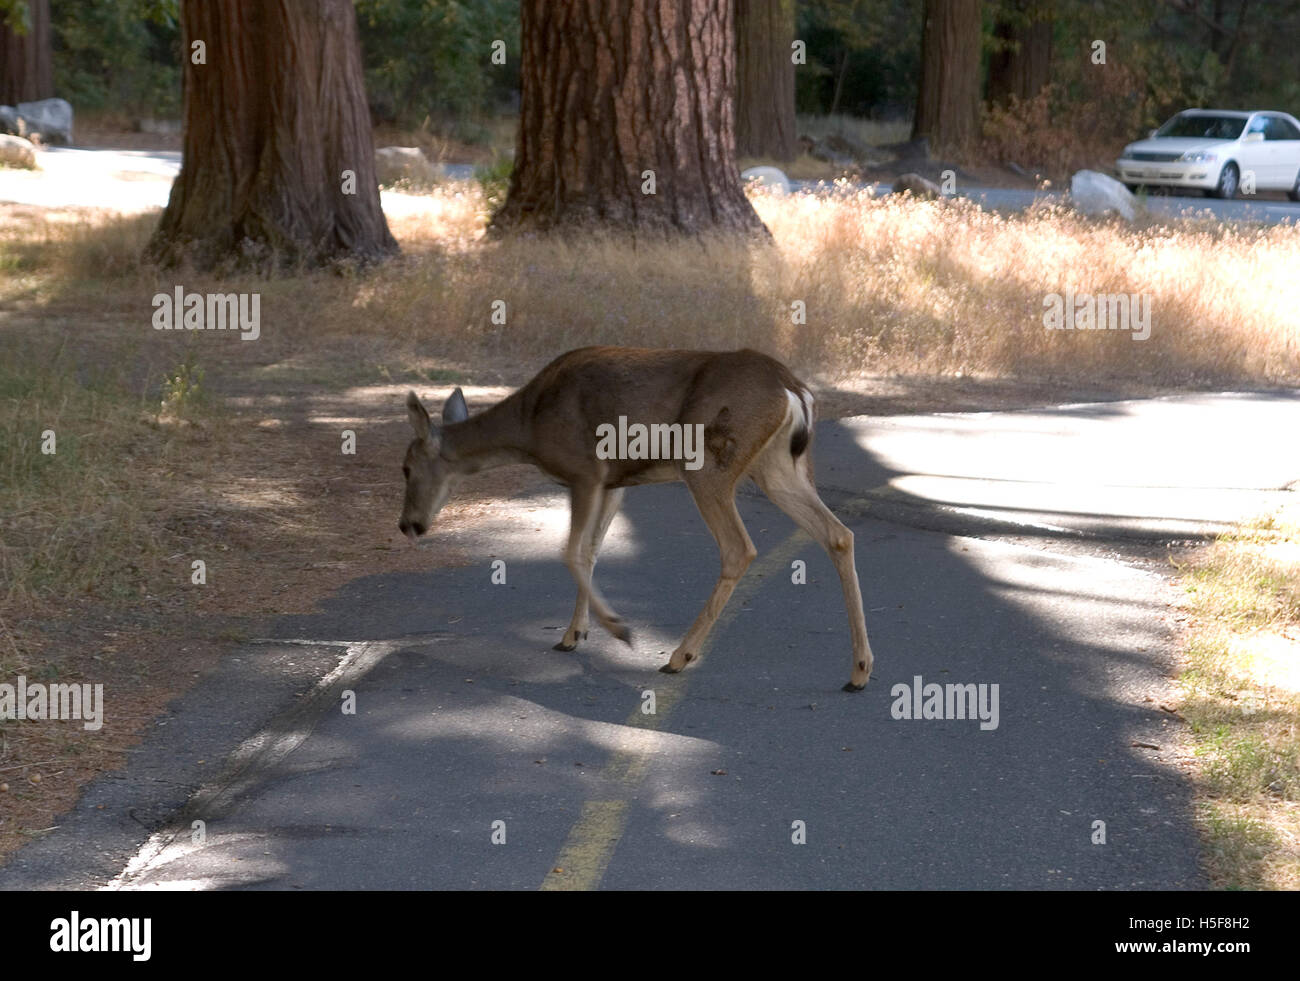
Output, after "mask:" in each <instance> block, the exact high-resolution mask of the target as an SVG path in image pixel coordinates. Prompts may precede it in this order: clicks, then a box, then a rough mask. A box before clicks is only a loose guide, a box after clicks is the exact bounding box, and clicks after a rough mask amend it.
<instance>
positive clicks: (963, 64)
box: [912, 0, 981, 152]
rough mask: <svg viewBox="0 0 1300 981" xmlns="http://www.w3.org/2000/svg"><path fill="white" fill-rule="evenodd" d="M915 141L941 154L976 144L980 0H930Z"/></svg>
mask: <svg viewBox="0 0 1300 981" xmlns="http://www.w3.org/2000/svg"><path fill="white" fill-rule="evenodd" d="M924 17H925V21H924V26H923V28H922V30H921V84H920V91H919V93H918V97H917V104H916V122H915V124H914V125H913V128H912V138H913V139H921V138H922V137H925V138H927V139H929V141H930V146H931V147H932V148H933V149H934V150H935V151H936V152H942V151H943V150H945V149H946V150H957V151H960V150H961V149H963V148H964V147H966V146H968V145H969V144H970V143H971V141H972V140H974V138H975V136H976V134H977V130H978V128H979V108H980V85H979V82H980V42H981V24H980V0H925V14H924Z"/></svg>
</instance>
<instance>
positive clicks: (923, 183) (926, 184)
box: [893, 174, 943, 201]
mask: <svg viewBox="0 0 1300 981" xmlns="http://www.w3.org/2000/svg"><path fill="white" fill-rule="evenodd" d="M893 191H894V193H895V194H905V193H906V194H914V195H916V196H917V197H918V198H924V199H925V200H927V201H935V200H938V199H939V198H941V197H943V191H942V190H940V188H939V185H938V184H936V183H935V182H934V181H932V180H927V179H926V178H924V177H922V176H921V175H920V174H899V176H898V180H896V181H894V187H893Z"/></svg>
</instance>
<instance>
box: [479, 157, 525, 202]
mask: <svg viewBox="0 0 1300 981" xmlns="http://www.w3.org/2000/svg"><path fill="white" fill-rule="evenodd" d="M514 172H515V161H514V157H511V156H507V155H505V154H502V155H501V156H499V157H497V158H496V159H495V160H494V161H492V163H490V164H488V165H486V166H483V167H477V168H475V170H474V177H475V179H476V180H477V181H478V182H479V184H481V185H482V187H483V197H484V198H485V199H486V200H487V203H488V207H489V208H490V209H491V210H493V211H495V210H496V209H497V208H499V207H500V206H501V204H502V203H503V202H504V201H505V199H506V191H507V190H508V189H509V187H510V175H511V174H513V173H514Z"/></svg>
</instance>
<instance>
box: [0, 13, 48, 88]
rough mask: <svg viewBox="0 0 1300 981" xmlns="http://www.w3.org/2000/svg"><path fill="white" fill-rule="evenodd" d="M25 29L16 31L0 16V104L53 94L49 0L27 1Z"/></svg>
mask: <svg viewBox="0 0 1300 981" xmlns="http://www.w3.org/2000/svg"><path fill="white" fill-rule="evenodd" d="M27 11H28V14H27V20H28V28H27V31H26V33H24V34H19V33H18V32H17V31H15V30H14V29H13V28H12V27H10V26H8V24H7V23H6V22H5V20H4V17H3V15H0V105H6V106H13V105H17V104H18V103H19V102H35V101H36V100H37V99H48V98H50V97H51V96H53V95H54V78H53V76H52V74H51V72H50V0H27Z"/></svg>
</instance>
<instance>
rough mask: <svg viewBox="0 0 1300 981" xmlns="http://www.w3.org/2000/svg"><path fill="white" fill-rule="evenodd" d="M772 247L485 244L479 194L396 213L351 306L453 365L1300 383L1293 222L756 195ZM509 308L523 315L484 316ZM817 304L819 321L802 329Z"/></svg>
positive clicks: (856, 195) (448, 196) (812, 319)
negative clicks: (695, 359) (767, 360)
mask: <svg viewBox="0 0 1300 981" xmlns="http://www.w3.org/2000/svg"><path fill="white" fill-rule="evenodd" d="M754 203H755V207H756V208H757V209H758V211H759V214H760V215H761V216H762V218H763V220H764V221H765V222H766V223H767V225H768V227H769V228H770V229H771V231H772V234H773V238H774V245H773V246H772V247H762V246H741V245H737V244H735V243H729V242H699V241H692V242H687V243H674V244H664V243H649V244H644V243H643V244H641V245H639V246H638V247H636V248H633V247H631V246H629V245H627V244H626V243H619V242H610V241H598V242H585V243H584V242H578V243H574V242H558V241H545V240H535V239H524V240H514V241H506V242H502V243H492V244H484V243H483V242H482V241H481V239H480V235H481V229H482V225H483V214H482V209H481V207H479V206H478V205H477V203H476V199H475V195H474V194H473V193H472V191H466V190H465V189H463V188H462V189H460V190H443V191H440V192H438V193H436V194H434V195H433V196H432V197H431V198H430V201H429V212H428V214H427V216H426V215H419V214H415V215H410V216H408V217H406V218H403V219H400V220H399V221H397V222H395V226H396V227H395V232H396V233H397V234H398V236H399V238H401V240H402V241H403V243H404V245H405V246H406V248H407V250H408V252H409V253H413V258H411V259H409V260H408V261H407V262H406V263H404V264H395V265H394V266H391V267H389V268H387V269H385V270H382V271H380V272H379V273H378V274H377V275H376V276H375V277H373V278H372V279H370V280H368V281H366V282H365V283H364V284H362V286H361V288H360V289H359V290H358V291H357V292H356V293H355V295H354V304H355V308H356V309H357V310H359V311H364V312H365V314H366V319H367V320H368V321H369V322H370V323H372V324H375V325H382V326H381V327H380V329H383V330H385V331H397V332H408V333H409V334H410V335H411V336H412V337H414V338H418V339H419V340H420V341H421V342H422V343H427V344H430V345H433V346H434V347H435V349H437V350H442V351H447V352H454V353H455V354H456V355H457V356H460V357H474V356H475V355H477V354H481V353H496V352H501V351H509V352H515V353H517V354H519V355H524V356H527V357H531V358H536V357H540V356H542V355H544V354H555V353H558V352H560V351H562V350H565V349H566V348H569V347H573V346H577V345H580V344H592V343H611V344H646V345H651V346H657V345H671V346H686V347H734V346H737V345H750V346H754V347H758V348H761V349H764V350H767V351H770V352H771V353H773V354H776V355H778V356H780V357H783V358H785V359H787V360H789V361H791V362H792V363H794V364H796V365H797V366H798V367H800V368H802V369H804V370H812V371H817V372H821V373H824V374H826V375H829V376H846V375H855V374H859V373H864V372H865V373H887V372H949V371H964V372H967V373H989V374H996V375H1015V376H1032V377H1059V378H1062V379H1073V380H1088V381H1099V380H1105V379H1107V378H1117V379H1141V380H1149V381H1153V382H1157V383H1165V384H1180V383H1203V382H1209V381H1222V382H1231V383H1245V384H1261V383H1262V384H1269V383H1276V382H1286V381H1295V380H1297V379H1298V378H1300V283H1297V281H1296V277H1295V275H1294V270H1295V269H1296V268H1300V265H1298V263H1300V231H1297V229H1296V227H1295V226H1294V225H1287V226H1277V227H1253V226H1230V227H1227V228H1224V227H1222V226H1220V225H1218V224H1217V223H1214V222H1197V221H1173V222H1166V221H1161V222H1157V221H1144V222H1140V223H1138V224H1137V225H1135V226H1128V225H1124V224H1121V223H1118V222H1098V221H1095V220H1090V219H1087V218H1084V217H1081V216H1078V215H1076V214H1074V213H1073V212H1071V211H1069V210H1067V209H1066V208H1064V207H1043V208H1038V209H1035V210H1034V211H1032V212H1030V213H1028V214H1023V215H1015V216H1004V215H998V214H992V213H988V212H984V211H981V210H980V209H979V208H977V207H976V206H974V205H972V204H970V203H968V202H962V201H947V202H934V203H926V202H917V201H915V200H911V199H903V198H898V197H892V196H890V197H885V198H880V199H876V198H872V197H871V196H869V195H868V194H867V193H866V192H845V193H841V194H838V195H836V196H834V197H816V196H812V195H802V194H801V195H795V196H792V197H786V198H781V197H776V196H770V195H766V194H763V193H761V192H756V193H755V197H754ZM1067 290H1072V291H1074V292H1075V293H1076V294H1079V293H1093V294H1096V293H1127V294H1145V295H1148V296H1149V297H1150V301H1151V308H1152V331H1151V336H1150V338H1149V339H1147V340H1142V341H1138V340H1134V339H1133V337H1132V336H1131V334H1128V333H1123V332H1119V331H1080V332H1075V331H1050V330H1047V329H1046V328H1045V326H1044V323H1043V312H1044V297H1045V295H1046V294H1049V293H1064V292H1065V291H1067ZM497 299H500V300H504V301H505V303H506V309H507V317H508V322H507V323H506V324H505V325H493V324H492V323H491V322H490V317H489V315H490V312H491V309H490V307H491V303H492V301H493V300H497ZM796 301H802V303H803V304H804V305H805V309H806V320H807V322H806V324H799V323H796V322H795V320H796V318H795V316H794V310H795V308H794V307H793V304H795V303H796Z"/></svg>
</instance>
